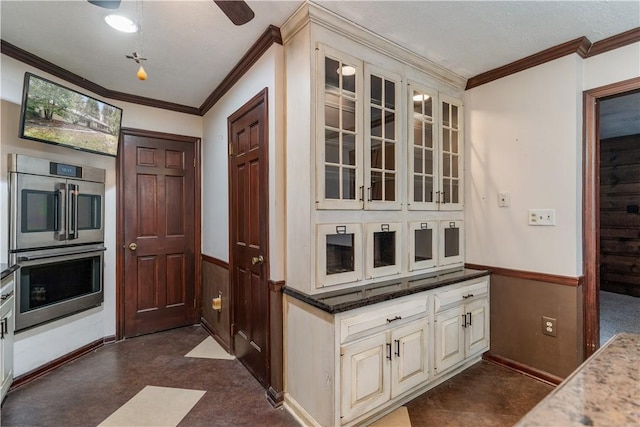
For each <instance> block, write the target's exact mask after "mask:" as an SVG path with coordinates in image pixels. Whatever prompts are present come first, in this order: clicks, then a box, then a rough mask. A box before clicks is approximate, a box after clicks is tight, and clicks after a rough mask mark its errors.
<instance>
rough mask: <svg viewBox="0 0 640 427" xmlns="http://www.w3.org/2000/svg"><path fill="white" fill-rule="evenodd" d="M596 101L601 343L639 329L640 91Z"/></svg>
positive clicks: (638, 331)
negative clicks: (617, 335) (598, 161)
mask: <svg viewBox="0 0 640 427" xmlns="http://www.w3.org/2000/svg"><path fill="white" fill-rule="evenodd" d="M598 102H599V108H598V110H599V111H598V120H599V121H598V123H599V126H598V128H599V138H600V152H599V156H600V166H599V172H600V209H599V215H600V253H599V255H600V275H599V279H600V291H599V295H598V297H599V301H600V343H601V344H604V343H605V342H607V341H608V340H609V339H610V338H611V337H612V336H613V335H615V334H616V333H619V332H636V333H640V211H639V206H640V91H638V92H631V93H625V94H622V95H617V96H613V97H609V98H604V99H602V100H600V101H598Z"/></svg>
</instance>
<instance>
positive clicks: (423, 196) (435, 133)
mask: <svg viewBox="0 0 640 427" xmlns="http://www.w3.org/2000/svg"><path fill="white" fill-rule="evenodd" d="M408 88H409V103H410V104H411V108H410V109H409V111H410V114H409V128H410V130H411V131H410V132H408V159H409V162H408V163H409V171H410V173H409V180H408V181H409V182H408V184H409V185H408V187H409V209H411V210H462V209H463V197H462V196H463V189H462V169H463V160H462V152H463V149H462V141H463V139H462V103H461V102H460V101H458V100H454V99H452V98H449V97H446V96H444V95H438V93H437V91H435V90H433V89H429V88H427V87H424V86H422V85H420V84H419V83H415V82H409V84H408Z"/></svg>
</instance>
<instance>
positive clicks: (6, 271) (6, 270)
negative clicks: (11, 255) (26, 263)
mask: <svg viewBox="0 0 640 427" xmlns="http://www.w3.org/2000/svg"><path fill="white" fill-rule="evenodd" d="M19 268H20V266H19V265H18V264H13V265H9V264H5V263H4V262H1V263H0V280H2V279H4V278H5V277H7V276H8V275H10V274H11V273H13V272H14V271H16V270H17V269H19Z"/></svg>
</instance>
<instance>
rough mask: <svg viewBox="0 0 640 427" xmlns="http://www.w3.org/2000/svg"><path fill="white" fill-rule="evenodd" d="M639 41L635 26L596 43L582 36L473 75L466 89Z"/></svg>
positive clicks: (637, 29) (588, 56)
mask: <svg viewBox="0 0 640 427" xmlns="http://www.w3.org/2000/svg"><path fill="white" fill-rule="evenodd" d="M637 42H640V27H638V28H633V29H631V30H629V31H625V32H624V33H620V34H617V35H615V36H611V37H608V38H606V39H604V40H600V41H598V42H595V43H591V42H590V41H589V39H587V38H586V37H580V38H577V39H575V40H571V41H568V42H566V43H562V44H559V45H557V46H554V47H551V48H549V49H545V50H543V51H541V52H538V53H534V54H533V55H530V56H527V57H526V58H522V59H519V60H517V61H514V62H512V63H510V64H507V65H504V66H502V67H498V68H494V69H493V70H489V71H487V72H484V73H482V74H478V75H477V76H475V77H471V78H470V79H469V80H468V81H467V87H466V88H465V90H469V89H472V88H474V87H477V86H481V85H483V84H486V83H489V82H492V81H494V80H497V79H501V78H503V77H507V76H509V75H511V74H514V73H517V72H520V71H524V70H526V69H529V68H533V67H536V66H538V65H541V64H544V63H545V62H549V61H553V60H554V59H558V58H561V57H563V56H566V55H570V54H572V53H575V54H577V55H579V56H580V57H581V58H584V59H586V58H591V57H593V56H596V55H599V54H601V53H605V52H609V51H611V50H614V49H618V48H621V47H624V46H627V45H630V44H633V43H637Z"/></svg>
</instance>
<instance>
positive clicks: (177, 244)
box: [120, 130, 199, 337]
mask: <svg viewBox="0 0 640 427" xmlns="http://www.w3.org/2000/svg"><path fill="white" fill-rule="evenodd" d="M195 142H197V139H195V138H187V137H179V136H173V135H165V134H155V133H150V132H136V131H132V132H128V131H126V130H125V131H123V144H122V147H121V150H122V153H121V156H123V158H122V159H121V168H122V170H121V171H120V178H121V181H122V186H121V188H122V191H123V195H122V196H121V200H122V203H123V206H122V207H121V208H120V209H121V212H122V215H123V222H124V224H123V225H122V227H123V228H124V234H123V235H124V247H123V251H124V271H123V278H124V279H123V282H124V292H123V295H124V298H123V299H121V303H122V305H123V306H124V308H123V310H122V311H123V312H124V327H123V328H122V329H123V330H124V337H132V336H136V335H141V334H147V333H152V332H156V331H161V330H166V329H171V328H175V327H179V326H185V325H190V324H193V323H195V322H196V320H197V318H196V315H197V313H198V310H197V309H196V306H197V301H196V258H195V253H196V252H199V251H198V250H197V249H196V242H199V239H197V238H196V236H195V231H196V224H197V223H198V221H196V215H197V213H196V209H195V207H196V192H197V189H198V188H199V186H196V182H195V177H196V173H195V170H196V162H195V152H196V147H195V146H196V144H195ZM198 197H199V196H198Z"/></svg>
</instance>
